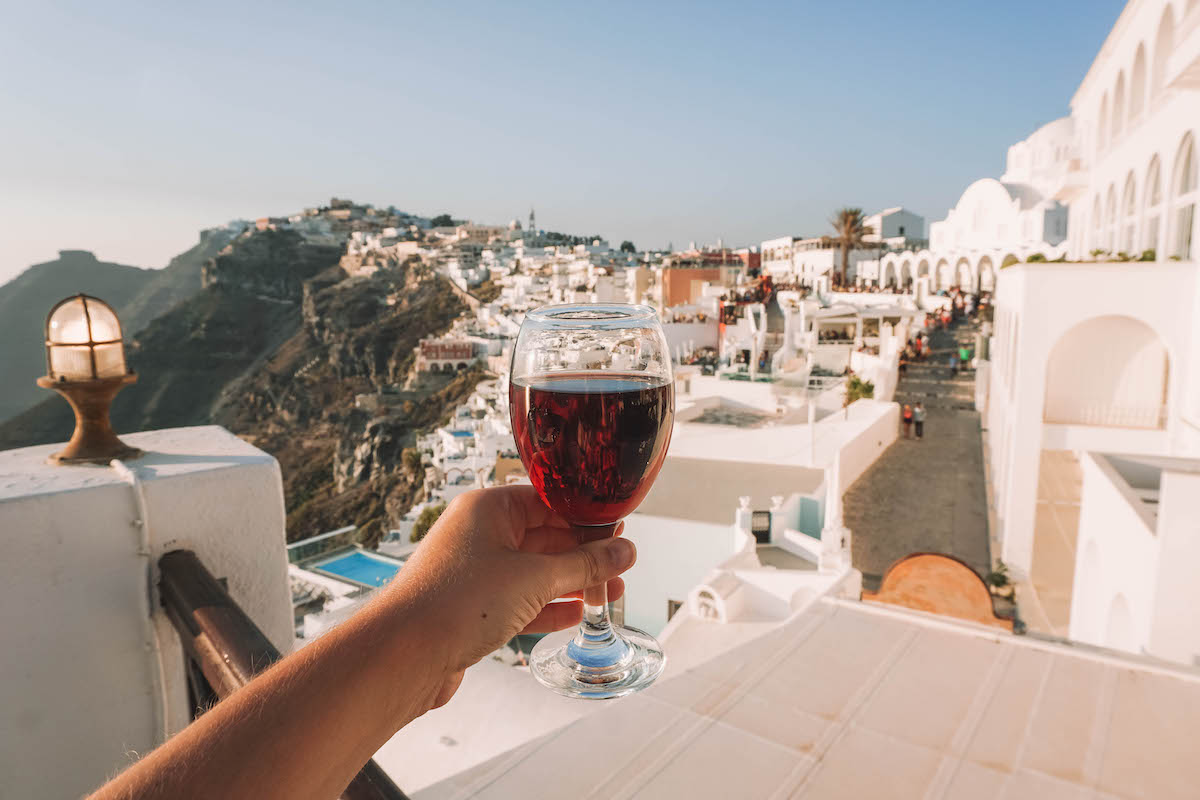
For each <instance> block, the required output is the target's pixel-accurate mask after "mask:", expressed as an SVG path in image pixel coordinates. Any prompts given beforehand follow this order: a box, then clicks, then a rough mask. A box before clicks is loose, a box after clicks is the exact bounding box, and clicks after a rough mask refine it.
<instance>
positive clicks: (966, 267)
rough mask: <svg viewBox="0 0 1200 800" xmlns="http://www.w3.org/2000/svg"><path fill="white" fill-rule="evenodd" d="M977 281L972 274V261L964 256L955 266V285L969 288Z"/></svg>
mask: <svg viewBox="0 0 1200 800" xmlns="http://www.w3.org/2000/svg"><path fill="white" fill-rule="evenodd" d="M974 283H975V281H974V280H973V279H972V276H971V262H970V261H968V260H967V258H966V256H963V257H962V258H960V259H959V260H958V263H957V264H956V265H955V266H954V285H955V286H957V287H958V288H960V289H967V288H969V287H971V286H972V285H974Z"/></svg>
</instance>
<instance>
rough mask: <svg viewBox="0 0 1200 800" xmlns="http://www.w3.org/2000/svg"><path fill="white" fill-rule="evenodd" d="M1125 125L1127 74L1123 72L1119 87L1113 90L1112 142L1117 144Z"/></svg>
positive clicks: (1120, 76)
mask: <svg viewBox="0 0 1200 800" xmlns="http://www.w3.org/2000/svg"><path fill="white" fill-rule="evenodd" d="M1124 124H1125V72H1124V71H1122V72H1121V74H1120V75H1118V76H1117V87H1116V88H1115V89H1113V108H1112V140H1113V141H1114V142H1115V141H1116V140H1117V137H1118V136H1120V135H1121V128H1122V126H1123V125H1124Z"/></svg>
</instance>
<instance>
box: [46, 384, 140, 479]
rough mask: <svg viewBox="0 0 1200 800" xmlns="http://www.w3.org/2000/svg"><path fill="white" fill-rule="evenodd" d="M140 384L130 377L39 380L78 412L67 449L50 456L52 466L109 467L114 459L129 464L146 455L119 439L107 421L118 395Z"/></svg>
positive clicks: (49, 461)
mask: <svg viewBox="0 0 1200 800" xmlns="http://www.w3.org/2000/svg"><path fill="white" fill-rule="evenodd" d="M136 380H137V375H135V374H134V373H132V372H131V373H129V374H127V375H122V376H120V377H117V378H96V379H94V380H89V381H76V382H72V381H56V380H54V379H53V378H51V377H49V376H45V377H42V378H38V380H37V383H38V386H41V387H42V388H44V389H53V390H54V391H56V392H58V393H59V394H61V395H62V396H63V397H64V398H66V400H67V402H68V403H70V404H71V410H72V411H74V412H75V432H74V433H72V434H71V441H69V442H67V446H66V447H64V448H63V449H62V450H59V451H58V452H57V453H55V454H54V455H52V456H50V457H49V458H48V459H46V461H47V462H48V463H50V464H61V465H78V464H107V463H109V462H110V461H112V460H113V459H114V458H119V459H121V460H122V461H126V460H129V459H133V458H138V457H140V456H141V455H143V452H142V451H141V450H139V449H138V448H136V447H130V446H129V445H127V444H125V443H124V442H122V441H121V440H120V439H119V438H117V434H116V433H115V432H114V431H113V429H112V423H111V422H110V421H109V419H108V409H109V406H111V405H112V401H113V398H114V397H115V396H116V394H117V392H119V391H121V390H122V389H124V388H125V387H126V386H128V385H129V384H131V383H133V382H134V381H136Z"/></svg>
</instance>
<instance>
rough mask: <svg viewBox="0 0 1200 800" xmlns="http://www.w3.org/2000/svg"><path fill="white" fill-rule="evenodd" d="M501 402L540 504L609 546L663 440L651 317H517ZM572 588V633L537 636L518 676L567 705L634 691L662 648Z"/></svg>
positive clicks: (544, 313) (604, 308) (587, 592)
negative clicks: (576, 607) (575, 616)
mask: <svg viewBox="0 0 1200 800" xmlns="http://www.w3.org/2000/svg"><path fill="white" fill-rule="evenodd" d="M508 399H509V414H510V417H511V421H512V431H513V437H514V438H515V439H516V443H517V450H518V451H520V453H521V462H522V463H523V464H524V465H525V470H526V472H527V473H528V474H529V479H530V482H531V483H532V484H533V485H534V487H535V488H536V490H537V492H538V494H539V495H540V496H541V498H542V500H543V502H545V503H546V505H547V506H548V507H550V508H551V509H553V510H554V511H555V512H557V513H558V515H559V516H560V517H562V518H564V519H565V520H566V521H567V522H568V523H570V524H571V525H572V526H575V528H576V535H577V537H578V539H579V541H580V542H581V543H587V542H590V541H593V540H595V539H599V538H603V537H606V536H612V535H613V533H614V531H615V528H616V524H617V523H618V522H620V521H621V520H622V519H623V518H624V517H626V516H627V515H628V514H630V513H631V512H633V511H634V510H636V509H637V507H638V505H639V504H640V503H641V502H642V500H643V498H645V496H646V494H647V493H648V492H649V491H650V487H651V485H653V483H654V479H655V477H657V475H658V472H659V470H660V469H661V468H662V466H663V462H664V460H665V459H666V456H667V446H668V445H669V444H670V441H671V423H672V421H673V418H674V414H675V412H674V401H675V397H674V385H673V382H672V369H671V352H670V346H669V345H668V343H667V337H666V334H664V333H663V329H662V325H661V324H660V322H659V319H658V312H657V311H655V310H654V309H653V308H650V307H649V306H641V305H625V304H621V303H576V304H572V305H565V306H544V307H542V308H537V309H534V310H532V311H530V312H528V313H527V314H526V315H525V319H524V320H523V321H522V323H521V330H520V332H519V333H518V334H517V341H516V342H515V344H514V345H513V356H512V369H511V371H510V374H509V398H508ZM583 546H586V544H584V545H583ZM580 588H581V589H582V592H581V593H582V595H583V597H582V600H583V621H582V622H581V623H580V625H579V628H578V629H577V630H575V631H569V630H567V631H558V632H556V633H551V634H548V635H546V636H545V637H543V638H542V639H541V640H540V641H539V642H538V643H537V645H536V646H534V648H533V650H532V651H531V652H530V654H529V671H530V672H532V673H533V675H534V677H536V678H537V680H539V681H540V682H541V683H542V684H543V685H544V686H547V687H549V688H550V689H553V690H554V691H556V692H558V693H559V694H563V695H566V696H568V697H579V698H588V699H593V700H600V699H605V698H610V697H620V696H621V695H625V694H629V693H630V692H636V691H639V690H641V689H645V688H646V687H647V686H649V685H650V684H652V683H653V682H654V681H655V679H657V678H658V676H659V675H661V674H662V671H663V668H664V666H665V665H666V653H664V652H663V648H662V645H661V644H659V643H658V642H657V641H656V640H655V638H654V637H653V636H651V635H650V634H649V633H646V632H645V631H643V630H639V629H637V628H636V627H634V626H631V625H613V624H612V620H611V619H610V618H609V613H608V593H607V587H606V585H605V584H604V583H600V584H598V585H595V586H583V587H580Z"/></svg>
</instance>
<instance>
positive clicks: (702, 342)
mask: <svg viewBox="0 0 1200 800" xmlns="http://www.w3.org/2000/svg"><path fill="white" fill-rule="evenodd" d="M662 329H663V333H665V334H666V336H667V345H668V346H669V347H670V351H671V355H674V354H675V353H676V352H678V351H680V350H682V351H684V352H687V351H688V349H689V348H695V349H697V350H699V349H700V348H701V347H713V348H715V347H716V346H717V334H718V327H717V321H716V319H715V318H710V320H709V321H708V322H664V323H663V326H662Z"/></svg>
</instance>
